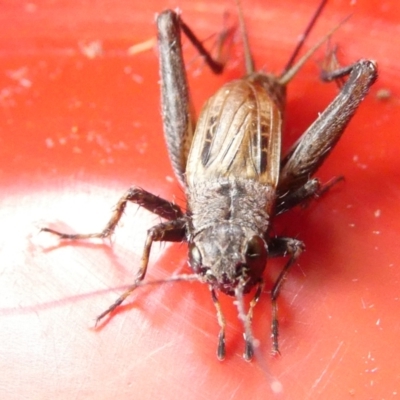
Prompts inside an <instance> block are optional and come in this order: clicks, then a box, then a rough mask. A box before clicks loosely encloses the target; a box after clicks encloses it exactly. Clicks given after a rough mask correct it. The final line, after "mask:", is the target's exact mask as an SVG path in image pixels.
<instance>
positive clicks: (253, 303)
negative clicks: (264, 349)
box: [243, 280, 264, 361]
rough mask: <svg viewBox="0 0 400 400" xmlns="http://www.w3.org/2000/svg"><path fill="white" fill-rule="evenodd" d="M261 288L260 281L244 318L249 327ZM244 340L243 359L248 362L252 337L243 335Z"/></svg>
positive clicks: (252, 344) (261, 283) (262, 283)
mask: <svg viewBox="0 0 400 400" xmlns="http://www.w3.org/2000/svg"><path fill="white" fill-rule="evenodd" d="M263 288H264V282H263V281H262V280H261V281H260V282H259V283H258V285H257V289H256V293H255V294H254V297H253V299H252V300H251V301H250V307H249V311H248V313H247V316H246V322H245V324H246V325H248V326H250V327H251V323H252V321H253V310H254V307H255V306H256V304H257V303H258V300H260V296H261V293H262V290H263ZM244 340H245V348H244V353H243V358H244V359H245V360H246V361H250V360H251V359H252V358H253V355H254V343H253V341H254V338H252V337H251V338H249V337H247V335H246V334H245V338H244Z"/></svg>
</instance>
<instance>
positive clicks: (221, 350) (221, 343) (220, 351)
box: [210, 286, 226, 361]
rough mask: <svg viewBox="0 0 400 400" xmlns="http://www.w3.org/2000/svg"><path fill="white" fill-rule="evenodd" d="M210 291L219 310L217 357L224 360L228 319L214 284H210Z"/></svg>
mask: <svg viewBox="0 0 400 400" xmlns="http://www.w3.org/2000/svg"><path fill="white" fill-rule="evenodd" d="M210 291H211V298H212V301H213V303H214V306H215V309H216V310H217V320H218V325H219V327H220V331H219V334H218V347H217V357H218V360H220V361H222V360H223V359H224V358H225V354H226V352H225V327H226V321H225V317H224V314H223V313H222V309H221V304H220V302H219V301H218V297H217V294H216V293H215V290H214V288H213V287H212V286H210Z"/></svg>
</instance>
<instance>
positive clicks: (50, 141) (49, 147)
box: [44, 138, 54, 149]
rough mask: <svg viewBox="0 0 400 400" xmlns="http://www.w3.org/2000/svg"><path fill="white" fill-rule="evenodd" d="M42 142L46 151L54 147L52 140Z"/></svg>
mask: <svg viewBox="0 0 400 400" xmlns="http://www.w3.org/2000/svg"><path fill="white" fill-rule="evenodd" d="M44 142H45V144H46V147H47V148H48V149H52V148H53V147H54V140H53V139H52V138H47V139H46V140H45V141H44Z"/></svg>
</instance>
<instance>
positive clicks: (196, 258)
mask: <svg viewBox="0 0 400 400" xmlns="http://www.w3.org/2000/svg"><path fill="white" fill-rule="evenodd" d="M201 263H202V259H201V254H200V251H199V249H198V248H197V247H196V245H194V244H193V243H191V244H190V246H189V264H190V266H191V267H192V268H193V270H194V271H195V272H196V273H200V272H201Z"/></svg>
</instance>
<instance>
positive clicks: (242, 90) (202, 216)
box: [42, 0, 377, 360]
mask: <svg viewBox="0 0 400 400" xmlns="http://www.w3.org/2000/svg"><path fill="white" fill-rule="evenodd" d="M327 2H328V0H322V1H320V2H319V5H318V8H317V10H316V11H315V13H314V15H313V16H312V19H311V21H310V22H309V24H308V26H307V27H306V29H305V31H304V33H303V35H302V38H301V39H300V40H299V42H298V44H297V46H296V48H295V50H294V52H293V54H292V55H291V57H290V58H289V61H288V62H287V64H286V66H285V67H284V68H283V71H282V72H281V73H280V74H279V75H275V74H271V73H264V72H257V70H256V68H255V66H254V62H253V57H252V54H251V51H250V47H249V43H248V37H247V30H246V29H247V28H246V27H245V22H244V16H243V12H242V10H241V6H240V3H239V0H236V7H237V9H238V21H239V23H238V25H239V30H240V34H241V37H242V42H243V48H244V59H245V68H246V74H245V76H244V77H242V78H240V79H237V80H233V81H230V82H227V83H226V84H224V85H223V86H222V87H221V88H220V89H219V90H218V91H217V92H216V93H215V94H214V95H212V96H211V97H210V98H209V99H208V100H207V101H206V103H205V104H204V106H203V108H202V111H201V113H200V115H199V118H198V120H197V122H196V121H195V120H194V116H193V115H192V113H191V108H190V95H189V89H188V81H187V74H186V69H185V64H184V61H183V53H182V45H181V36H182V35H185V36H186V37H187V38H188V39H189V41H190V42H191V43H192V44H193V45H194V47H195V48H196V49H197V51H198V52H199V53H200V55H201V56H202V57H203V58H204V60H205V62H206V64H207V65H208V66H209V67H210V68H211V69H212V71H214V72H215V73H221V72H222V71H223V67H224V64H223V63H221V61H220V60H218V59H217V58H213V57H212V55H211V54H210V52H208V51H207V50H206V48H205V46H204V45H203V43H202V42H201V41H200V40H199V39H198V38H197V36H196V35H195V34H194V32H193V31H192V30H191V29H190V28H189V25H187V24H186V22H184V20H183V18H182V16H181V14H180V13H179V12H176V11H172V10H165V11H163V12H161V13H160V14H159V15H158V16H157V20H156V25H157V37H158V49H159V58H160V76H161V99H162V120H163V129H164V134H165V140H166V144H167V148H168V153H169V157H170V160H171V164H172V167H173V170H174V173H175V175H176V177H177V179H178V180H179V182H180V184H181V185H182V187H183V189H184V192H185V194H186V198H187V203H186V209H185V210H182V209H181V208H180V207H179V206H178V205H176V204H175V203H174V202H173V201H168V200H165V199H163V198H161V197H158V196H156V195H154V194H152V193H150V192H148V191H146V190H144V189H142V188H139V187H135V186H133V187H131V188H130V189H129V190H128V191H127V192H126V193H125V194H124V195H123V196H122V197H121V199H120V200H119V201H118V203H117V205H116V207H115V210H114V211H113V213H112V216H111V218H110V220H109V222H108V223H107V225H106V226H105V228H104V229H103V230H102V231H101V232H98V233H88V234H68V233H62V232H59V231H56V230H53V229H50V228H42V231H45V232H49V233H51V234H54V235H57V236H58V237H59V238H60V239H63V240H81V239H90V238H107V237H109V236H110V235H112V234H113V233H114V230H115V228H116V226H117V224H118V222H119V220H120V218H121V217H122V215H123V212H124V209H125V207H126V206H127V203H128V202H130V203H134V204H137V205H138V206H140V207H143V208H145V209H146V210H148V211H150V212H152V213H154V214H156V215H158V216H159V217H161V218H162V219H163V222H161V223H158V224H157V225H155V226H153V227H151V228H150V229H149V230H148V231H147V238H146V241H145V244H144V249H143V255H142V258H141V261H140V265H139V268H138V272H137V274H136V276H135V277H134V278H133V279H132V284H131V285H130V286H129V287H128V289H127V290H126V291H125V292H124V293H122V295H121V296H120V297H119V298H118V299H117V300H116V301H115V302H114V303H113V304H111V305H110V307H109V308H108V309H107V310H105V311H104V312H102V313H101V314H100V315H99V316H98V317H97V322H100V321H101V320H102V319H103V318H104V317H105V316H107V315H109V314H110V313H112V312H113V311H114V310H115V309H116V308H117V307H118V306H119V305H121V303H123V302H124V301H125V300H126V299H127V298H128V297H129V296H130V295H131V294H132V292H133V291H134V290H135V289H137V288H138V287H140V286H143V285H146V284H148V283H152V282H146V280H145V277H146V271H147V268H148V263H149V256H150V252H151V248H152V245H153V243H154V242H160V241H167V242H187V243H188V263H189V266H190V268H191V270H192V272H191V273H188V274H181V275H176V276H171V277H170V278H169V279H166V280H162V281H160V282H173V281H179V280H181V281H182V280H183V281H200V282H202V283H204V284H206V285H207V286H208V287H209V290H210V292H211V299H212V302H213V304H214V306H215V309H216V314H217V321H218V324H219V335H218V341H217V357H218V359H220V360H222V359H224V357H225V354H226V349H225V328H226V320H225V318H224V314H223V311H222V309H221V306H220V303H219V300H218V296H219V295H220V294H221V293H223V294H225V295H228V296H232V297H233V299H234V303H235V304H236V306H237V309H238V318H239V320H241V322H242V324H243V331H244V353H243V357H244V359H245V360H251V359H252V357H253V356H254V353H255V352H256V351H257V349H256V348H257V346H258V342H257V341H256V340H255V338H254V337H253V333H252V319H253V309H254V307H255V305H256V303H257V302H258V300H259V298H260V296H261V295H262V293H263V283H264V272H265V270H266V267H267V264H268V259H269V258H273V257H286V258H287V261H286V264H285V265H284V267H283V269H282V271H281V272H280V274H279V276H278V278H277V279H276V281H275V282H274V284H273V287H272V290H271V302H272V316H271V320H272V322H271V331H272V333H271V340H272V350H273V352H274V353H279V343H278V333H279V331H278V303H277V300H278V297H279V293H280V291H281V289H282V285H283V283H284V281H285V279H286V277H287V274H288V272H289V270H290V268H291V267H292V266H293V265H294V264H295V262H296V261H297V260H298V258H299V256H300V254H301V253H302V252H303V251H304V249H305V245H304V243H303V242H302V241H301V240H299V239H295V238H291V237H281V236H275V235H274V234H273V233H272V232H273V229H272V227H273V224H274V217H275V216H276V215H278V214H281V213H285V212H288V211H289V210H291V209H292V208H294V207H296V206H299V205H304V204H306V203H307V202H309V201H310V200H312V199H314V198H317V197H319V196H320V195H321V194H322V193H324V192H326V191H327V190H328V189H329V188H330V186H331V185H332V184H333V183H335V179H333V181H330V182H328V183H325V184H323V183H321V182H320V181H319V180H318V178H315V177H313V176H314V174H315V173H316V172H317V170H318V168H319V167H320V166H321V165H322V164H323V162H324V160H325V159H326V157H327V156H328V155H329V154H330V152H331V151H332V150H333V148H334V147H335V145H336V143H337V142H338V140H339V139H340V137H341V135H342V133H343V132H344V130H345V128H346V126H347V124H348V123H349V122H350V120H351V119H352V117H353V115H354V114H355V112H356V111H357V108H358V107H359V105H360V103H361V102H362V100H363V99H364V97H365V96H366V95H367V93H368V90H369V89H370V87H371V86H372V85H373V83H374V82H375V80H376V78H377V65H376V63H375V62H374V61H371V60H367V59H360V60H358V61H356V62H354V63H352V64H351V65H348V66H344V67H341V66H339V67H338V68H336V69H330V70H323V71H322V73H321V78H322V80H323V81H333V82H335V81H339V80H340V81H341V82H342V83H343V84H341V85H340V86H339V90H338V94H337V95H336V97H335V98H334V99H333V100H332V102H331V103H330V104H329V105H328V106H327V108H326V109H325V110H323V111H321V112H320V113H319V116H318V118H317V119H316V120H315V121H314V122H313V123H312V125H311V126H310V127H309V128H308V129H307V130H306V131H305V132H304V133H303V134H302V135H301V136H300V138H299V139H298V140H297V141H296V143H294V144H293V146H292V147H291V148H290V150H289V151H288V152H287V153H286V154H283V155H281V142H282V134H283V133H282V126H283V119H284V109H285V103H286V88H287V85H288V83H289V82H290V81H291V80H292V79H293V78H294V77H295V76H296V74H297V73H298V71H299V70H300V68H301V67H302V66H303V65H304V63H305V62H306V61H308V60H309V59H310V57H311V56H312V55H313V54H314V53H315V51H316V50H317V49H319V48H321V46H322V45H323V44H324V43H325V42H326V41H327V40H328V38H329V37H331V36H332V34H333V33H334V32H335V31H336V29H337V28H339V27H340V26H341V24H339V25H338V26H336V27H335V28H333V29H332V30H331V31H330V32H328V33H327V34H326V35H325V36H324V37H323V38H322V39H321V40H320V41H318V42H317V43H316V44H314V45H313V46H312V47H311V48H310V49H309V50H308V51H307V52H305V54H304V55H303V56H302V57H300V58H299V59H298V60H297V61H296V59H297V58H298V55H299V52H300V50H301V49H302V48H303V45H304V42H305V41H306V38H307V36H308V34H309V32H310V31H311V29H312V28H313V26H314V25H315V23H316V21H317V20H318V17H319V15H320V13H321V12H322V10H323V9H324V8H325V5H326V4H327ZM332 182H333V183H332ZM153 283H154V282H153ZM245 295H249V301H248V305H247V307H246V302H245ZM246 298H247V297H246Z"/></svg>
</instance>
